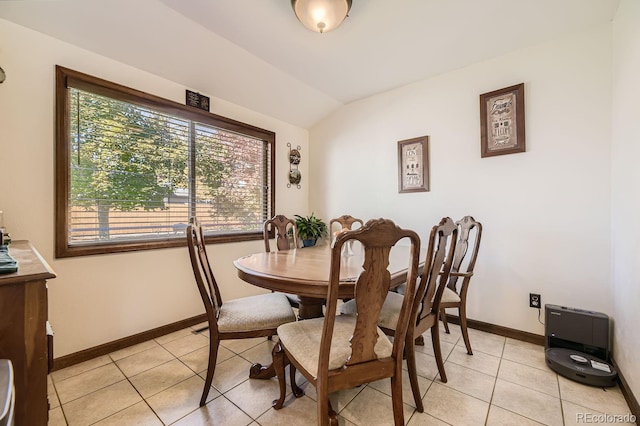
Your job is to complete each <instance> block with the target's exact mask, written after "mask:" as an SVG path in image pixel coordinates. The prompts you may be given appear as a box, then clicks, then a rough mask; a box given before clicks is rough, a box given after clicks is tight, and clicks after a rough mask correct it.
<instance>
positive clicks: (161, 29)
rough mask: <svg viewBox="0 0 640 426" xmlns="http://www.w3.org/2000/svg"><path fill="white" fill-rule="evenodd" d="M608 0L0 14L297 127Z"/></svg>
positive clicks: (404, 0)
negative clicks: (310, 13)
mask: <svg viewBox="0 0 640 426" xmlns="http://www.w3.org/2000/svg"><path fill="white" fill-rule="evenodd" d="M618 3H619V0H353V7H352V8H351V12H350V14H349V17H348V18H347V19H346V20H345V22H344V23H343V24H342V26H340V27H339V28H338V29H336V30H334V31H332V32H329V33H326V34H318V33H314V32H312V31H309V30H307V29H306V28H304V27H303V26H302V24H300V23H299V22H298V20H297V19H296V17H295V15H294V14H293V11H292V9H291V3H290V1H289V0H46V1H34V0H3V1H0V18H3V19H6V20H9V21H13V22H15V23H18V24H20V25H23V26H25V27H29V28H32V29H35V30H37V31H40V32H42V33H45V34H48V35H51V36H53V37H55V38H58V39H61V40H64V41H66V42H69V43H72V44H74V45H77V46H80V47H82V48H85V49H88V50H91V51H94V52H96V53H99V54H101V55H104V56H107V57H110V58H113V59H115V60H117V61H120V62H124V63H127V64H129V65H132V66H134V67H136V68H139V69H143V70H146V71H149V72H152V73H154V74H156V75H159V76H162V77H164V78H167V79H170V80H173V81H176V82H179V83H181V84H184V85H186V86H188V87H189V88H190V89H192V90H197V91H199V92H201V93H203V94H207V95H210V96H212V97H218V98H221V99H225V100H227V101H230V102H233V103H236V104H239V105H242V106H244V107H247V108H250V109H252V110H255V111H258V112H261V113H264V114H266V115H269V116H272V117H275V118H278V119H280V120H283V121H286V122H289V123H292V124H295V125H298V126H301V127H304V128H308V127H310V126H312V125H313V124H314V123H316V122H317V121H318V120H320V119H321V118H322V117H324V116H326V115H327V114H329V113H331V112H332V111H333V110H335V109H336V108H338V107H340V106H341V105H344V104H347V103H349V102H353V101H355V100H358V99H362V98H365V97H368V96H371V95H373V94H376V93H380V92H383V91H386V90H389V89H393V88H395V87H399V86H403V85H406V84H409V83H412V82H415V81H419V80H422V79H425V78H428V77H431V76H434V75H437V74H440V73H443V72H447V71H451V70H454V69H457V68H461V67H464V66H467V65H469V64H472V63H475V62H479V61H482V60H485V59H488V58H492V57H496V56H499V55H502V54H505V53H507V52H509V51H512V50H516V49H520V48H523V47H526V46H530V45H534V44H537V43H541V42H544V41H547V40H551V39H553V38H556V37H559V36H562V35H565V34H569V33H572V32H577V31H580V30H582V29H586V28H588V27H591V26H594V25H597V24H602V23H606V22H610V21H611V20H612V19H613V16H614V15H615V12H616V9H617V7H618ZM61 65H64V64H61ZM79 71H82V70H79Z"/></svg>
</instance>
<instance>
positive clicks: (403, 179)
mask: <svg viewBox="0 0 640 426" xmlns="http://www.w3.org/2000/svg"><path fill="white" fill-rule="evenodd" d="M425 191H429V136H421V137H419V138H413V139H407V140H404V141H400V142H398V192H400V193H403V192H425Z"/></svg>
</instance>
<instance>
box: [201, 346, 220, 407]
mask: <svg viewBox="0 0 640 426" xmlns="http://www.w3.org/2000/svg"><path fill="white" fill-rule="evenodd" d="M219 344H220V340H219V339H218V338H217V337H216V336H210V337H209V365H208V366H207V378H206V380H205V381H204V390H203V391H202V397H201V398H200V406H201V407H202V406H204V404H205V403H206V402H207V396H209V390H211V382H213V373H214V372H215V371H216V360H217V359H218V345H219Z"/></svg>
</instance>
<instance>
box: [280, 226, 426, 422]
mask: <svg viewBox="0 0 640 426" xmlns="http://www.w3.org/2000/svg"><path fill="white" fill-rule="evenodd" d="M401 240H403V241H407V240H408V242H409V243H410V253H411V254H410V256H409V258H407V271H408V272H407V273H408V280H409V282H410V283H412V284H410V286H409V291H410V294H413V293H414V291H415V282H416V277H417V269H418V260H419V257H420V238H419V237H418V235H417V234H416V233H415V232H413V231H411V230H406V229H401V228H400V227H398V226H396V225H395V223H393V221H391V220H387V219H375V220H370V221H368V222H367V223H366V224H365V225H364V226H363V227H361V228H359V229H357V230H354V231H349V232H345V233H342V234H340V235H339V236H338V237H337V239H336V241H335V243H334V245H333V247H332V249H331V266H330V271H329V282H328V291H327V299H326V300H327V305H326V313H325V317H324V318H315V319H309V320H305V321H298V322H297V323H292V324H283V325H282V326H280V327H278V340H279V341H278V343H277V344H276V346H274V349H273V363H274V364H273V365H274V367H275V370H276V373H277V376H278V383H279V385H280V398H279V399H278V400H276V401H274V402H273V408H275V409H280V408H282V406H283V404H284V398H285V391H286V389H285V386H286V385H285V378H284V371H285V366H286V365H287V364H290V375H291V386H292V389H293V393H294V395H295V396H297V397H299V396H302V395H303V392H302V390H301V389H300V388H299V387H298V386H297V384H296V382H295V371H296V369H297V370H299V371H300V372H301V373H302V375H303V376H304V377H305V378H306V379H307V380H308V381H309V383H310V384H312V385H313V386H315V388H316V391H317V398H316V401H317V414H318V424H319V425H327V424H329V423H330V422H331V424H335V425H337V424H338V423H337V415H336V413H335V412H334V411H333V409H331V404H330V402H329V394H330V393H332V392H336V391H338V390H341V389H347V388H352V387H355V386H358V385H361V384H365V383H369V382H373V381H375V380H380V379H384V378H391V393H392V406H393V415H394V421H395V424H396V425H401V424H403V423H404V416H403V404H402V354H403V349H404V335H405V334H406V332H407V327H408V326H409V318H410V314H411V307H412V302H413V301H412V299H411V298H409V297H407V298H406V299H404V303H403V304H402V308H401V309H400V312H399V314H398V316H397V324H394V328H395V329H396V336H397V339H395V340H394V342H393V343H391V342H390V340H389V338H388V337H387V336H385V334H384V333H383V332H382V330H380V329H379V328H378V327H377V323H378V321H379V315H380V310H381V308H382V305H383V303H384V300H385V297H386V294H387V293H388V291H389V288H390V284H391V275H390V273H389V271H388V270H387V267H388V264H389V253H390V251H391V249H392V247H393V246H394V245H395V244H396V243H397V242H398V241H401ZM349 241H357V242H359V243H361V245H362V250H363V263H362V272H361V273H360V275H359V276H357V277H349V279H350V280H354V282H355V291H354V299H353V303H354V305H355V307H356V311H357V313H358V315H357V316H348V315H338V316H336V310H337V305H338V287H339V285H340V279H341V277H340V268H341V265H342V262H343V261H344V262H351V261H353V257H346V256H342V255H341V250H342V246H343V245H344V244H346V243H348V242H349ZM345 278H346V277H343V279H345Z"/></svg>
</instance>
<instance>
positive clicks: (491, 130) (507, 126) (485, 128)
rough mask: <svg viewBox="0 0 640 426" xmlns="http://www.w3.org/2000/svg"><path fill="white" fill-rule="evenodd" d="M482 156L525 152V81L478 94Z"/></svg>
mask: <svg viewBox="0 0 640 426" xmlns="http://www.w3.org/2000/svg"><path fill="white" fill-rule="evenodd" d="M480 135H481V136H480V140H481V143H480V149H481V155H482V157H492V156H494V155H503V154H513V153H516V152H524V151H525V145H524V83H520V84H516V85H515V86H511V87H505V88H504V89H500V90H495V91H493V92H489V93H483V94H482V95H480Z"/></svg>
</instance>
